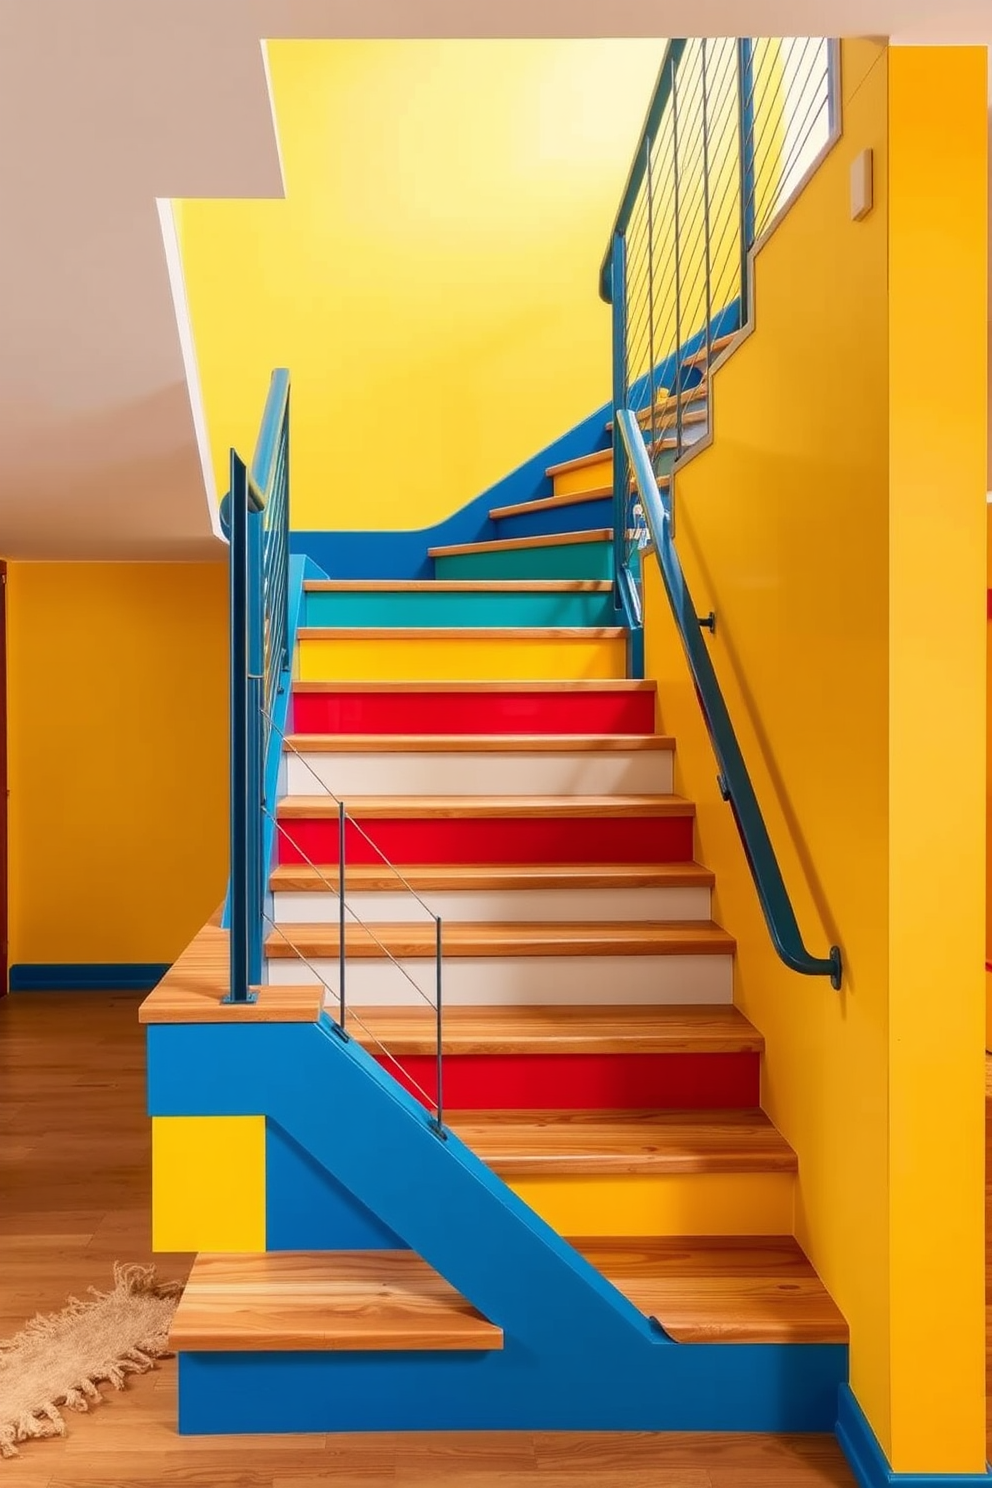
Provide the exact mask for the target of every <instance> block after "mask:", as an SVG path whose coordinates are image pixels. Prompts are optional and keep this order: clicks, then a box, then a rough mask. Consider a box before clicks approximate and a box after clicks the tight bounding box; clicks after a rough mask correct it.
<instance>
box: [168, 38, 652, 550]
mask: <svg viewBox="0 0 992 1488" xmlns="http://www.w3.org/2000/svg"><path fill="white" fill-rule="evenodd" d="M268 52H269V64H270V69H271V74H272V83H273V90H274V97H275V109H276V116H277V119H278V129H279V138H280V145H281V152H282V159H283V162H284V169H285V177H286V191H287V199H286V200H285V201H276V202H267V201H262V202H258V201H255V202H239V201H224V202H216V201H213V202H188V201H187V202H183V203H177V205H176V211H177V221H178V228H179V236H180V243H181V247H182V255H183V264H184V269H185V275H186V283H187V290H188V296H189V303H190V313H191V317H192V324H193V332H194V337H195V342H196V349H197V357H198V361H199V368H200V377H201V381H202V385H203V391H204V402H205V407H206V413H207V421H208V427H209V432H210V438H211V443H212V447H213V451H214V457H215V462H216V466H217V479H218V484H219V487H220V489H221V490H222V491H223V490H226V489H227V461H228V449H229V446H230V445H231V444H232V443H233V444H235V445H237V446H238V447H239V448H240V449H241V450H242V451H244V452H246V453H250V450H251V447H252V443H253V440H254V436H255V431H256V429H257V426H258V418H259V415H260V411H261V407H262V403H263V401H264V397H265V390H266V387H267V385H268V376H269V371H270V369H271V368H272V367H273V366H276V365H279V364H281V365H285V366H288V367H289V368H290V369H291V371H292V374H293V511H292V521H293V525H294V526H296V527H300V528H328V527H335V526H338V527H355V528H363V527H373V528H375V527H421V526H424V525H428V524H430V523H433V522H436V521H439V520H441V519H442V518H443V517H445V516H447V515H448V514H449V513H450V512H452V511H454V510H456V509H457V508H458V507H460V506H462V505H464V503H465V502H467V501H469V500H470V499H471V498H472V497H474V496H476V495H477V494H478V493H479V492H480V491H482V490H484V489H485V488H486V487H487V486H489V485H491V484H492V483H493V482H494V481H496V480H498V479H499V478H500V477H501V476H503V475H505V474H507V473H508V472H509V471H510V470H512V469H513V468H514V467H515V466H516V465H518V464H519V463H520V462H521V461H522V460H524V459H526V458H528V457H529V456H530V455H532V454H533V453H534V452H535V451H537V450H538V449H541V448H542V447H543V446H544V445H546V444H548V443H549V442H550V441H551V440H552V439H555V438H557V437H558V435H560V434H562V433H563V432H564V431H565V430H566V429H568V428H569V427H570V426H571V425H572V424H574V423H576V422H578V421H579V420H580V419H582V418H584V417H585V416H586V415H587V414H589V413H590V412H592V410H593V409H594V408H596V407H597V406H599V405H600V404H602V403H604V402H605V401H606V399H607V397H608V394H609V365H610V353H609V335H610V321H609V312H608V310H607V308H606V306H604V305H602V304H601V303H600V302H599V300H598V299H597V295H596V276H597V269H598V265H599V261H600V258H601V256H602V253H603V250H604V248H605V246H606V241H607V237H608V234H609V227H610V223H611V222H612V220H613V215H614V213H615V211H616V208H617V204H618V202H619V199H620V194H621V190H622V187H623V183H624V181H625V179H626V174H627V170H628V167H629V164H630V158H631V155H632V152H633V145H634V141H635V140H636V138H637V133H638V130H639V128H640V125H641V122H642V119H643V115H644V112H645V110H646V107H647V103H648V99H649V97H650V93H651V88H652V85H653V81H654V77H655V75H656V73H657V69H658V66H659V63H660V61H661V56H662V52H663V43H662V42H661V41H659V40H657V39H655V40H652V41H616V40H612V41H320V42H272V43H269V47H268ZM426 447H430V449H431V453H432V458H431V459H430V460H429V461H424V460H411V459H410V455H411V452H412V451H414V450H416V451H421V452H422V451H424V450H425V448H426ZM332 456H334V457H335V472H334V476H333V478H331V475H330V463H331V458H332ZM380 457H384V459H385V468H386V473H387V478H386V479H383V475H382V473H381V471H375V470H374V469H373V461H374V460H376V459H378V458H380ZM389 477H391V478H389Z"/></svg>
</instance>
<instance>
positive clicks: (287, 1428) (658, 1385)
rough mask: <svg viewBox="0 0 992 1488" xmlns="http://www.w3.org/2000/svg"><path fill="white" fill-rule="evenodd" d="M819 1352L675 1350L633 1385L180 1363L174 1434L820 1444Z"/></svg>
mask: <svg viewBox="0 0 992 1488" xmlns="http://www.w3.org/2000/svg"><path fill="white" fill-rule="evenodd" d="M845 1353H846V1350H844V1349H837V1348H835V1347H832V1346H829V1345H825V1346H818V1345H806V1344H793V1345H781V1346H775V1345H767V1344H755V1345H749V1344H722V1345H721V1344H685V1345H679V1344H672V1343H670V1342H668V1340H667V1339H665V1338H664V1337H663V1336H662V1335H659V1336H658V1339H657V1341H656V1343H655V1344H654V1345H653V1348H650V1349H649V1350H648V1351H647V1353H646V1355H645V1357H644V1359H643V1367H642V1368H641V1370H640V1371H639V1372H638V1374H637V1375H636V1376H634V1375H631V1374H628V1373H627V1372H626V1371H623V1372H620V1373H618V1372H616V1371H615V1370H614V1369H613V1368H612V1367H611V1365H612V1360H610V1361H607V1360H606V1359H604V1358H596V1357H593V1356H591V1355H589V1354H587V1353H585V1352H583V1353H582V1354H576V1353H575V1352H574V1351H572V1350H570V1349H569V1348H568V1347H567V1345H566V1343H565V1340H564V1338H562V1340H561V1341H560V1343H559V1347H558V1348H557V1350H555V1352H554V1354H553V1355H547V1354H540V1355H538V1354H535V1352H534V1349H533V1347H532V1346H531V1345H530V1344H528V1343H526V1342H524V1341H522V1340H517V1341H514V1340H512V1339H509V1338H508V1339H505V1341H504V1347H503V1348H502V1349H497V1350H494V1351H493V1352H492V1353H454V1352H448V1351H439V1352H429V1351H422V1352H416V1353H414V1352H410V1353H364V1354H363V1353H356V1354H348V1353H316V1352H315V1353H282V1354H279V1353H189V1354H180V1356H179V1430H180V1432H182V1433H183V1434H192V1435H201V1434H202V1435H217V1434H219V1433H227V1432H230V1433H248V1432H258V1431H263V1432H279V1433H287V1432H294V1431H322V1432H323V1431H499V1430H514V1431H782V1432H797V1431H828V1430H829V1429H830V1427H831V1426H832V1424H833V1418H834V1415H835V1414H836V1399H837V1396H836V1390H837V1373H838V1370H837V1365H838V1358H837V1356H838V1354H841V1355H843V1354H845Z"/></svg>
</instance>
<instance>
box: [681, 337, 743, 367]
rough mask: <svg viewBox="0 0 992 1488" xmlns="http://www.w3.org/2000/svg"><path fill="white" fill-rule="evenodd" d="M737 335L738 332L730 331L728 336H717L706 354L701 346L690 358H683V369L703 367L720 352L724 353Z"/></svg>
mask: <svg viewBox="0 0 992 1488" xmlns="http://www.w3.org/2000/svg"><path fill="white" fill-rule="evenodd" d="M739 335H740V332H739V331H731V332H730V333H729V335H726V336H717V337H716V339H715V340H714V341H711V342H710V348H709V352H707V350H706V347H705V346H701V347H700V348H699V350H698V351H694V352H693V354H692V356H687V357H683V359H682V365H683V367H705V366H706V364H707V362H709V361H711V360H712V359H713V358H714V357H718V356H719V355H720V353H721V352H723V351H726V349H727V347H728V346H730V344H731V343H732V342H733V341H736V339H737V337H738V336H739Z"/></svg>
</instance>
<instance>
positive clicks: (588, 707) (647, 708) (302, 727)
mask: <svg viewBox="0 0 992 1488" xmlns="http://www.w3.org/2000/svg"><path fill="white" fill-rule="evenodd" d="M654 727H655V725H654V694H653V693H651V692H630V693H625V692H570V691H565V692H547V693H544V692H473V693H460V692H340V693H335V692H297V693H295V694H294V697H293V728H294V729H295V731H296V732H297V733H300V734H651V733H654Z"/></svg>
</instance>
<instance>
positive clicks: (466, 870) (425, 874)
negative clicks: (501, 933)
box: [269, 863, 716, 894]
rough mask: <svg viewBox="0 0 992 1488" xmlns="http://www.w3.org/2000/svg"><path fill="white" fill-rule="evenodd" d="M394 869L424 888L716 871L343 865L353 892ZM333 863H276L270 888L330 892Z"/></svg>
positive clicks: (385, 885) (639, 880)
mask: <svg viewBox="0 0 992 1488" xmlns="http://www.w3.org/2000/svg"><path fill="white" fill-rule="evenodd" d="M397 874H400V875H402V877H403V879H404V880H405V881H406V882H407V883H408V884H410V885H411V887H412V888H415V889H417V891H418V892H420V893H428V892H430V891H435V892H436V891H437V890H439V889H447V890H452V889H453V890H459V889H465V890H471V889H641V888H648V889H651V888H657V889H684V888H706V889H711V888H712V887H713V884H714V883H715V881H716V876H715V874H714V873H713V872H712V871H711V869H709V868H704V867H703V866H702V865H701V864H700V863H643V864H641V863H633V864H629V865H628V864H626V863H588V864H587V863H561V864H555V863H491V864H490V863H452V864H450V865H446V866H445V865H441V866H438V865H436V864H434V863H428V864H422V863H411V864H408V865H403V864H398V865H397V866H396V867H395V868H385V867H383V866H382V865H381V864H375V863H356V864H354V865H352V866H350V867H349V868H348V871H347V887H348V888H349V889H350V890H351V891H352V892H361V893H376V892H386V893H388V892H389V891H390V890H395V889H396V888H397V887H398V882H397ZM337 881H338V870H337V865H336V864H326V865H322V864H319V863H318V864H315V865H314V866H313V867H311V866H310V865H309V864H308V863H281V864H280V865H279V866H278V867H276V868H273V870H272V873H271V875H270V878H269V887H270V888H271V889H272V891H273V892H274V893H277V892H278V893H284V894H286V893H293V892H295V893H329V892H331V890H332V889H333V890H334V891H335V892H336V891H337Z"/></svg>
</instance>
